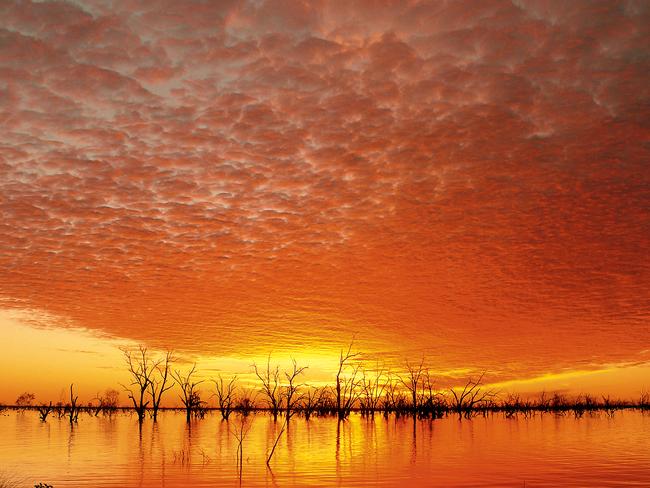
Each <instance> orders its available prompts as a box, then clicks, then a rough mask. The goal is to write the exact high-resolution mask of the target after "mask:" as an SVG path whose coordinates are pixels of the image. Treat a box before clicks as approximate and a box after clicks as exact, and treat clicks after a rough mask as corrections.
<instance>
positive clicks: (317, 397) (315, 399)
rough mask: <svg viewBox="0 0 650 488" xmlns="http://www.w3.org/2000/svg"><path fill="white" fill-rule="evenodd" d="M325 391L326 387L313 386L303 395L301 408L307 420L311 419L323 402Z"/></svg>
mask: <svg viewBox="0 0 650 488" xmlns="http://www.w3.org/2000/svg"><path fill="white" fill-rule="evenodd" d="M324 391H326V390H325V389H324V388H318V387H317V386H314V387H312V388H307V391H306V392H305V394H304V395H302V396H301V400H302V401H301V405H300V410H301V411H302V413H303V415H304V416H305V420H309V419H310V418H311V416H312V415H313V414H314V412H315V411H316V409H317V408H318V406H319V405H320V404H321V398H322V397H323V392H324Z"/></svg>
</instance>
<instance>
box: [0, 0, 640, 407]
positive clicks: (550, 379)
mask: <svg viewBox="0 0 650 488" xmlns="http://www.w3.org/2000/svg"><path fill="white" fill-rule="evenodd" d="M648 26H650V9H649V5H648V3H647V2H642V1H620V2H619V1H610V2H582V1H575V2H573V1H572V2H554V1H549V2H545V1H513V2H506V1H500V0H499V1H497V0H495V1H485V2H475V3H474V2H472V3H471V8H468V5H467V3H463V2H447V1H442V2H433V3H430V2H420V1H408V2H393V1H386V2H383V1H361V2H348V1H341V2H338V1H334V2H320V1H317V2H292V1H271V0H268V1H242V2H235V1H219V2H202V1H198V0H197V1H192V2H189V1H188V2H178V1H175V0H173V1H172V0H170V1H163V2H160V1H156V2H154V1H148V0H143V1H116V2H111V1H109V0H87V1H81V0H79V1H69V2H63V1H51V2H30V1H16V2H12V1H7V2H2V4H0V120H1V121H2V130H1V131H0V217H1V218H0V330H1V331H2V343H1V344H0V351H2V354H0V368H1V369H2V370H3V371H7V370H10V371H12V374H10V375H3V377H2V384H1V385H0V403H11V402H13V401H14V400H15V398H16V397H17V396H18V395H19V394H20V393H22V392H23V391H24V390H26V389H27V390H30V391H34V392H35V393H36V395H37V398H39V399H41V398H42V399H53V400H56V399H58V398H59V395H60V392H61V390H62V389H65V388H67V387H68V385H69V384H70V383H72V382H74V383H75V384H77V385H78V386H79V390H80V395H81V397H82V398H83V399H84V400H88V399H90V398H93V397H94V396H95V395H96V393H97V392H98V391H101V390H104V389H105V388H108V387H117V385H118V384H119V382H121V381H124V377H125V376H124V375H125V374H126V373H125V371H124V364H123V358H122V355H121V354H122V353H121V352H120V350H119V347H120V346H129V347H133V346H136V345H138V344H143V345H146V346H147V347H148V348H150V350H152V351H165V350H167V349H173V350H174V351H176V352H177V354H178V356H179V358H180V360H181V361H182V364H190V363H193V362H197V364H198V366H199V368H200V370H201V373H200V374H201V377H203V378H206V379H207V378H212V377H216V375H217V374H218V373H220V372H223V373H237V374H239V375H240V377H241V378H243V379H244V381H250V382H251V384H252V382H253V380H254V379H253V376H252V370H251V365H252V364H253V363H258V364H259V363H260V362H262V361H265V359H266V358H267V356H268V354H272V355H273V358H275V359H277V361H278V362H280V363H282V364H288V361H289V360H290V358H291V357H294V358H296V359H297V360H298V361H299V362H300V363H301V364H303V365H308V366H309V370H308V372H307V373H308V374H307V378H308V379H309V381H311V382H313V383H314V384H317V383H318V382H331V379H332V375H333V374H334V373H335V370H336V366H337V359H338V354H339V351H340V350H341V348H344V347H346V346H347V345H348V344H349V343H350V342H351V341H354V346H355V350H358V351H360V352H361V353H362V360H363V361H364V363H366V364H375V363H381V364H385V365H386V366H387V367H390V368H392V369H393V370H399V369H400V368H402V367H403V366H404V364H405V361H406V360H410V361H420V360H421V358H424V360H425V363H426V365H427V366H428V367H429V368H430V369H431V371H432V372H433V374H434V376H435V378H436V381H437V385H439V387H441V388H446V387H449V386H454V385H456V384H459V383H462V382H464V381H465V379H466V378H467V377H469V376H471V375H475V374H478V373H481V372H483V371H485V372H486V381H487V382H489V383H492V384H494V385H496V386H497V387H498V388H501V389H503V390H504V391H506V390H507V391H509V390H513V391H520V392H531V393H532V392H538V391H541V390H547V391H552V390H561V391H565V392H570V393H580V392H591V393H594V394H598V395H599V394H601V393H603V394H604V393H607V394H612V395H614V396H621V397H625V398H633V397H634V398H636V397H638V394H639V393H640V392H641V391H642V390H643V389H650V374H649V371H650V321H649V320H650V299H649V298H650V297H649V294H648V290H649V289H650V265H649V263H650V261H649V260H648V256H649V255H650V254H649V251H650V228H649V225H648V224H649V222H650V172H649V171H648V166H647V165H648V161H650V144H649V142H650V139H649V130H648V127H649V124H648V122H649V120H650V105H649V89H650V79H649V78H650V77H649V74H650V62H649V60H650V58H649V57H648V46H650V35H649V34H650V29H649V28H648ZM173 397H174V399H172V397H171V396H170V399H169V400H168V401H169V402H170V404H175V403H174V402H176V400H175V398H176V395H174V396H173Z"/></svg>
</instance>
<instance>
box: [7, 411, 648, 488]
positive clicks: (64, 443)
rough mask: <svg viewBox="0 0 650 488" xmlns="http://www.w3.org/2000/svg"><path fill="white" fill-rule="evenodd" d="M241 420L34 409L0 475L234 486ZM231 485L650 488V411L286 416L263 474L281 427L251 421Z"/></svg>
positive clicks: (65, 483) (19, 424) (11, 415)
mask: <svg viewBox="0 0 650 488" xmlns="http://www.w3.org/2000/svg"><path fill="white" fill-rule="evenodd" d="M240 421H241V419H240V417H236V418H234V419H231V420H230V422H228V423H226V422H222V421H221V419H220V417H219V416H218V414H217V413H215V414H212V415H209V416H208V417H206V418H205V419H203V420H200V421H196V422H193V423H192V424H191V425H190V426H188V425H186V423H185V421H184V417H183V415H181V414H178V413H174V412H164V413H163V414H162V418H161V419H160V420H159V422H158V424H157V425H154V424H153V423H152V422H151V421H147V422H145V424H144V426H143V427H142V430H141V431H140V430H139V429H138V423H137V421H136V418H135V417H134V416H130V415H128V414H118V415H115V416H114V417H113V418H103V417H99V418H94V417H91V416H89V415H86V414H84V415H83V416H82V417H80V419H79V423H78V425H76V426H75V427H74V428H73V429H71V428H70V425H69V424H68V423H67V422H66V421H65V420H63V419H62V420H58V419H56V418H54V419H50V420H48V422H47V423H42V422H40V421H39V420H38V416H37V413H36V412H4V413H2V414H0V473H2V472H4V473H5V476H11V477H12V478H16V479H20V480H22V481H23V483H22V484H20V485H19V486H29V487H30V488H31V487H32V486H33V484H34V483H35V482H37V481H43V482H49V483H52V484H54V486H55V488H60V487H71V486H75V487H80V486H88V487H90V486H92V487H176V486H191V487H204V486H205V487H207V486H210V487H214V486H239V485H240V479H239V472H238V467H237V461H236V459H237V445H238V443H237V440H236V439H235V436H234V435H233V432H232V431H233V430H235V429H239V426H240ZM246 428H248V429H249V430H248V433H247V435H246V437H245V439H244V442H243V451H244V458H243V465H242V473H241V475H242V478H241V485H242V486H253V487H256V486H281V487H284V486H344V487H353V486H405V485H406V486H411V487H412V486H519V487H522V486H527V487H534V486H582V487H585V486H650V415H647V414H646V415H643V414H642V413H640V412H634V411H630V412H618V413H616V415H615V417H614V418H608V417H607V416H606V415H605V414H598V415H593V416H585V417H583V418H581V419H575V418H573V417H556V416H554V415H551V414H547V415H541V416H540V415H538V416H536V417H534V418H532V419H523V418H519V419H504V418H502V417H501V416H498V415H495V416H492V417H489V418H475V419H473V420H469V421H468V420H463V421H462V422H459V421H458V420H457V419H455V418H451V417H450V418H447V419H442V420H435V421H415V422H414V421H413V420H412V419H409V418H400V419H395V418H389V419H384V418H383V417H381V416H379V417H376V418H375V419H374V420H373V419H365V418H362V417H360V416H359V415H353V416H352V418H351V419H350V420H349V421H346V422H343V423H340V424H339V423H338V422H337V421H336V419H333V418H315V419H312V420H310V421H309V422H306V421H305V420H303V419H302V418H294V419H293V420H292V422H291V425H290V429H289V431H288V432H286V433H285V434H284V435H283V436H282V437H281V440H280V442H279V443H278V446H277V449H276V452H275V455H274V458H273V459H272V461H271V469H267V467H266V464H265V460H266V453H267V452H268V451H269V449H270V447H271V446H272V444H273V442H274V440H275V437H276V435H277V432H279V429H280V428H281V421H278V422H277V424H275V423H274V422H273V421H272V420H271V419H270V418H269V417H268V416H266V415H262V414H258V415H251V416H249V417H248V419H247V424H246Z"/></svg>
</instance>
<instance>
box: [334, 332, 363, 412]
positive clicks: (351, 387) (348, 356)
mask: <svg viewBox="0 0 650 488" xmlns="http://www.w3.org/2000/svg"><path fill="white" fill-rule="evenodd" d="M352 344H353V343H352V342H350V345H349V346H348V350H347V352H346V353H345V354H343V349H341V355H340V356H339V369H338V371H337V373H336V411H337V415H338V418H339V420H343V419H345V418H347V417H348V415H350V412H351V411H352V407H353V406H354V402H355V401H356V400H357V398H358V397H359V392H358V391H357V387H358V386H359V383H360V380H359V379H358V375H359V369H360V368H361V364H356V365H351V364H350V362H351V361H352V360H354V358H356V357H357V356H359V354H360V353H358V352H356V353H352ZM348 369H349V370H350V372H349V373H348V374H347V375H346V373H345V372H346V370H348Z"/></svg>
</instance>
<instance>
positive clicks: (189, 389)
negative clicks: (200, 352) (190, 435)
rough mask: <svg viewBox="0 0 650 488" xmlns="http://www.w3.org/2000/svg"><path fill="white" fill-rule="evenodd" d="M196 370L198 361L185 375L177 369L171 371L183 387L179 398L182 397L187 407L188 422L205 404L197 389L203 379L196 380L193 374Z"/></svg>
mask: <svg viewBox="0 0 650 488" xmlns="http://www.w3.org/2000/svg"><path fill="white" fill-rule="evenodd" d="M195 371H196V363H194V366H192V369H190V371H189V372H188V373H187V374H185V375H183V374H182V373H181V372H180V371H177V370H175V371H173V372H172V373H171V374H172V377H173V378H174V380H176V383H177V384H178V386H180V388H181V395H179V398H180V399H181V402H183V406H184V407H185V413H186V420H187V422H188V423H189V422H190V419H191V418H192V413H193V412H197V411H199V410H200V409H201V406H202V404H203V402H202V401H201V395H200V393H199V390H198V389H197V386H198V385H200V384H201V383H203V380H201V381H194V380H193V379H192V375H193V374H194V372H195Z"/></svg>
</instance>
